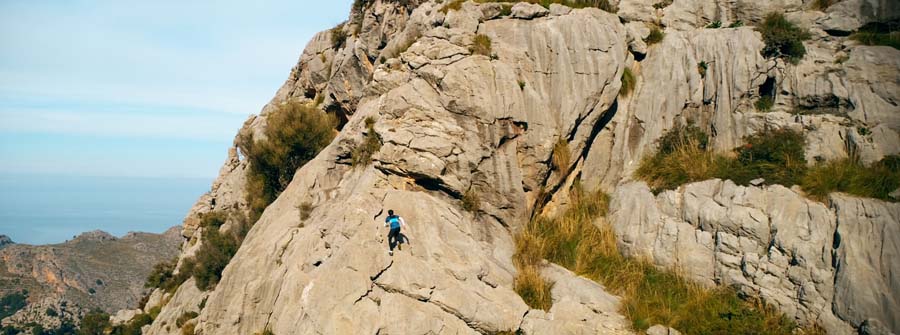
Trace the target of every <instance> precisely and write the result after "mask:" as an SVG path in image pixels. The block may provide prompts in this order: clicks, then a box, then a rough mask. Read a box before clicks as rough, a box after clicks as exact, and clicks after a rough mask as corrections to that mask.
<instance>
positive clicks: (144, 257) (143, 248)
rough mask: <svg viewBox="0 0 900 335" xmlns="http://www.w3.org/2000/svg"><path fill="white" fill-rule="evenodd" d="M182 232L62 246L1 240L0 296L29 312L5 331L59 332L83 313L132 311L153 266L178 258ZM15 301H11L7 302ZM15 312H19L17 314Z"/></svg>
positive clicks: (93, 235)
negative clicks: (20, 302) (21, 301)
mask: <svg viewBox="0 0 900 335" xmlns="http://www.w3.org/2000/svg"><path fill="white" fill-rule="evenodd" d="M180 246H181V236H180V229H178V228H177V227H173V228H171V229H169V230H168V231H166V232H165V233H163V234H151V233H128V234H127V235H125V236H123V237H121V238H117V237H115V236H112V235H110V234H108V233H106V232H102V231H93V232H87V233H84V234H81V235H80V236H78V237H76V238H74V239H72V240H70V241H66V242H65V243H61V244H52V245H38V246H35V245H26V244H12V241H10V240H9V238H8V237H6V236H0V248H2V250H0V296H2V297H12V296H18V295H20V294H22V293H23V292H24V293H25V295H26V296H27V306H25V308H22V309H19V310H18V311H17V312H15V313H14V314H12V313H8V312H7V313H4V315H5V314H12V315H11V316H9V317H6V318H4V319H3V320H2V323H3V325H15V326H22V325H25V324H28V323H32V322H36V323H38V324H42V325H44V326H45V327H57V326H59V324H60V323H61V321H63V320H62V319H69V320H73V319H79V318H80V316H81V314H83V313H84V312H85V311H87V310H92V309H101V310H104V311H108V312H113V311H116V310H119V309H125V308H134V307H135V306H136V305H137V304H138V302H139V301H140V299H141V297H142V296H143V295H144V292H145V289H144V287H143V284H144V281H145V279H146V277H147V275H148V274H149V273H150V270H151V269H152V268H153V265H155V264H157V263H159V262H160V261H163V260H168V259H171V258H173V257H175V256H176V255H177V254H178V251H179V248H180ZM7 300H14V299H7ZM16 309H18V308H16Z"/></svg>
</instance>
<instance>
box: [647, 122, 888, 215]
mask: <svg viewBox="0 0 900 335" xmlns="http://www.w3.org/2000/svg"><path fill="white" fill-rule="evenodd" d="M708 141H709V139H708V135H707V134H706V133H705V132H703V131H702V130H700V129H699V128H697V127H693V126H687V127H677V128H675V129H673V130H671V131H669V132H668V133H666V135H664V136H663V137H662V138H660V140H659V148H658V149H657V151H656V153H655V154H654V155H652V156H647V157H646V158H645V159H644V160H643V162H641V165H640V167H639V168H638V170H637V171H636V176H637V177H638V178H640V179H642V180H644V181H646V182H647V184H648V185H649V186H650V187H651V188H652V189H653V191H654V192H660V191H663V190H672V189H675V188H677V187H679V186H681V185H684V184H687V183H691V182H697V181H702V180H707V179H713V178H719V179H727V180H732V181H734V182H735V183H736V184H738V185H748V184H750V182H751V181H752V180H754V179H757V178H762V179H764V181H763V182H762V183H763V184H767V185H772V184H779V185H784V186H787V187H790V186H793V185H799V186H800V187H801V188H802V189H803V190H804V191H805V192H807V194H808V195H809V196H810V197H812V198H813V199H817V200H824V199H825V198H826V197H827V196H828V194H829V193H832V192H845V193H849V194H852V195H856V196H860V197H867V198H876V199H882V200H888V201H896V200H897V199H894V198H892V197H891V196H890V193H891V192H893V191H894V190H896V189H897V188H898V187H900V156H897V155H892V156H886V157H885V158H884V159H882V160H881V161H879V162H876V163H874V164H871V165H869V166H865V165H864V164H862V162H861V161H860V159H859V157H856V156H855V155H852V154H851V157H849V158H845V159H841V160H835V161H830V162H823V163H819V164H817V165H814V166H811V167H810V166H807V164H806V158H805V157H806V152H805V139H804V137H803V135H801V134H800V133H797V132H795V131H791V130H766V131H763V132H760V133H758V134H756V135H753V136H749V137H747V138H746V141H747V143H746V144H745V145H743V146H741V147H738V148H736V149H735V150H734V151H733V152H732V153H731V154H730V155H729V154H722V153H716V152H713V151H712V150H710V149H709V148H708V145H707V143H708Z"/></svg>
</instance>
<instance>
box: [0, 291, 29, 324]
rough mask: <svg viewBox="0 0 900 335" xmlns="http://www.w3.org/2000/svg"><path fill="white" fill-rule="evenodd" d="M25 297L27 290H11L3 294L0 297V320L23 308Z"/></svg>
mask: <svg viewBox="0 0 900 335" xmlns="http://www.w3.org/2000/svg"><path fill="white" fill-rule="evenodd" d="M27 298H28V292H27V291H16V292H12V293H9V294H7V295H5V296H3V298H0V320H2V319H4V318H6V317H8V316H10V315H13V314H16V312H18V311H19V310H20V309H22V308H25V305H26V302H25V299H27Z"/></svg>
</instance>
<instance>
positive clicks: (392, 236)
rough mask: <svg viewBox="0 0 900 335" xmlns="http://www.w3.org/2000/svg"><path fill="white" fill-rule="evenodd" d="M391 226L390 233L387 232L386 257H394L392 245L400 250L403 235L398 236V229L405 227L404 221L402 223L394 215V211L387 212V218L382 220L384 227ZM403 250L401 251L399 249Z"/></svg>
mask: <svg viewBox="0 0 900 335" xmlns="http://www.w3.org/2000/svg"><path fill="white" fill-rule="evenodd" d="M388 225H390V226H391V230H390V232H388V246H389V249H388V255H391V256H393V255H394V245H395V244H396V245H397V248H398V249H400V244H401V243H403V234H400V227H401V226H402V227H407V229H409V226H407V225H406V221H403V218H401V217H400V216H399V215H394V210H393V209H389V210H388V216H387V217H386V218H384V226H385V227H387V226H388ZM400 250H403V249H400Z"/></svg>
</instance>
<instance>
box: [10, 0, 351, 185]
mask: <svg viewBox="0 0 900 335" xmlns="http://www.w3.org/2000/svg"><path fill="white" fill-rule="evenodd" d="M350 3H351V0H341V1H309V0H299V1H298V0H284V1H253V2H243V1H242V2H238V1H211V0H201V1H169V0H160V1H127V0H126V1H121V0H118V1H105V0H98V1H85V0H72V1H0V41H3V42H2V43H0V140H2V141H7V142H6V143H0V149H2V148H3V147H4V146H5V147H6V148H9V147H11V146H12V144H13V143H14V144H15V145H16V146H19V145H24V146H25V147H27V144H28V143H25V142H27V141H31V142H34V143H37V142H36V141H41V140H42V139H46V140H49V141H54V140H59V139H61V138H66V139H69V140H70V139H71V138H72V136H81V137H82V138H86V137H98V136H99V137H107V138H116V139H129V138H131V139H140V140H141V143H142V144H141V145H148V146H149V145H151V143H153V142H154V141H163V140H166V141H169V142H166V144H165V145H167V146H171V148H170V149H169V150H168V151H167V152H165V153H163V152H162V151H151V152H148V153H146V154H147V155H158V156H155V157H147V158H146V163H147V164H151V165H150V166H146V167H144V168H145V170H146V171H147V173H146V174H152V172H153V171H155V169H156V170H159V171H163V170H165V171H171V169H168V167H167V166H164V165H165V164H170V162H166V160H167V159H168V157H173V156H178V155H182V156H184V155H187V154H185V153H186V152H187V151H179V150H183V148H187V147H190V146H191V145H193V144H196V143H198V141H199V142H204V143H207V144H208V143H211V141H215V143H220V144H222V145H224V146H227V143H230V142H231V138H232V137H233V136H234V134H235V132H236V130H237V129H238V128H239V127H240V126H241V124H242V123H243V121H244V120H245V119H246V117H247V116H248V115H249V114H252V113H257V112H259V110H260V108H261V107H262V106H263V105H264V104H265V103H266V102H268V100H269V99H271V97H272V96H273V95H274V93H275V91H276V90H277V89H278V87H279V86H280V85H281V84H282V83H283V82H284V80H285V79H286V78H287V76H288V74H289V71H290V69H291V68H292V67H293V66H294V64H295V63H296V61H297V58H298V57H299V55H300V53H301V51H302V49H303V48H304V47H305V45H306V43H307V42H308V41H309V39H311V38H312V36H313V34H315V33H316V32H318V31H321V30H325V29H328V28H330V27H332V26H334V25H336V24H338V23H340V22H341V21H343V20H344V19H346V17H347V13H348V11H349V8H350ZM32 135H35V136H32ZM54 135H58V136H54ZM171 140H180V141H181V142H171ZM224 146H223V147H222V148H221V151H218V150H217V152H216V155H215V156H214V157H215V159H214V162H207V161H203V162H199V161H197V160H193V161H190V162H188V161H184V162H185V163H186V164H187V163H190V164H200V165H197V166H203V168H204V169H208V168H209V166H215V165H218V164H221V158H220V157H221V154H222V153H223V152H224V150H225V149H226V147H224ZM53 147H54V146H52V145H49V146H47V149H46V151H44V152H41V156H40V159H38V158H36V157H32V156H29V155H28V154H27V152H25V151H21V152H17V154H18V156H16V157H14V158H15V159H18V161H16V162H15V164H14V165H13V164H11V163H10V164H6V165H5V166H0V167H2V169H0V170H4V171H11V170H16V169H35V168H38V169H39V170H41V171H45V170H46V171H49V172H53V171H56V170H65V169H66V168H65V166H64V165H65V164H70V163H71V164H75V162H76V161H75V160H74V159H72V160H71V162H69V163H65V164H61V163H60V162H59V161H54V160H53V159H52V157H55V156H59V157H62V156H65V155H68V154H72V153H71V152H61V151H59V150H58V149H53ZM57 147H62V146H57ZM54 150H57V151H54ZM67 150H75V151H76V153H78V152H83V154H84V155H90V156H92V157H95V158H96V159H101V157H100V156H99V153H98V151H97V150H98V149H95V148H90V147H85V148H82V147H67ZM91 150H93V151H91ZM118 152H127V150H125V149H122V150H119V151H118ZM115 154H117V153H110V155H115ZM190 155H192V156H196V155H195V154H194V153H193V152H192V153H191V154H190ZM179 157H180V156H179ZM211 157H213V156H211ZM116 158H117V157H114V156H109V157H108V160H107V158H103V159H104V162H105V163H109V164H111V165H112V166H111V167H105V168H104V170H103V171H115V169H116V166H115V165H116ZM29 159H31V160H32V161H27V160H29ZM204 159H208V157H205V158H204ZM154 162H155V163H154ZM152 164H157V165H158V166H153V165H152ZM91 168H92V167H91V166H90V165H89V164H84V165H80V166H79V169H80V170H79V171H81V170H85V171H87V170H89V169H91ZM185 168H186V169H188V170H191V171H195V172H193V173H195V174H200V173H199V172H196V169H195V168H193V167H185ZM0 172H2V171H0ZM88 172H89V171H88ZM210 173H211V174H214V173H215V171H210ZM143 174H145V173H142V175H143Z"/></svg>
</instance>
